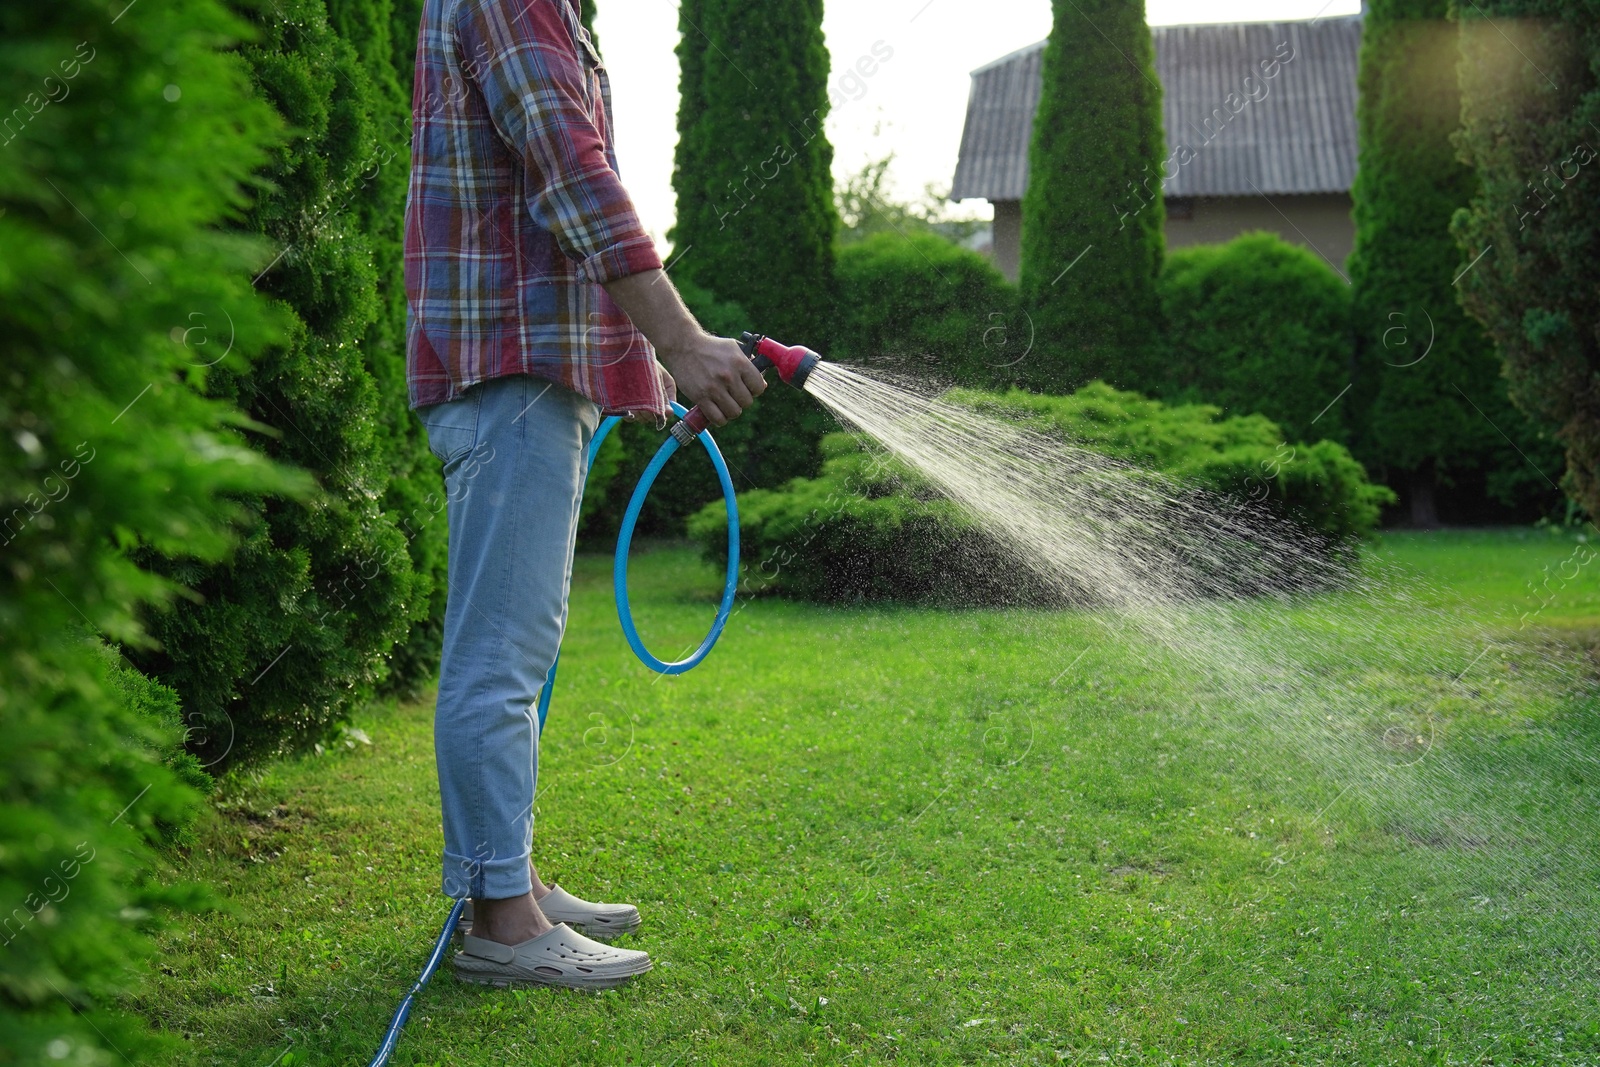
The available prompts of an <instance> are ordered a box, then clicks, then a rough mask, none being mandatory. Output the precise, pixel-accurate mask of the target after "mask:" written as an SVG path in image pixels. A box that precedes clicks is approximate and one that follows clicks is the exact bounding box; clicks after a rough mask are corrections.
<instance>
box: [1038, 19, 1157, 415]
mask: <svg viewBox="0 0 1600 1067" xmlns="http://www.w3.org/2000/svg"><path fill="white" fill-rule="evenodd" d="M1054 10H1055V21H1054V24H1053V26H1052V28H1051V30H1050V40H1049V43H1048V44H1046V45H1045V52H1044V70H1043V86H1042V91H1041V95H1040V98H1039V109H1038V111H1037V112H1036V113H1035V115H1034V120H1033V143H1032V145H1031V146H1030V147H1029V151H1028V189H1027V192H1026V193H1025V194H1024V196H1023V198H1022V263H1021V276H1020V279H1019V280H1020V282H1021V286H1022V293H1023V300H1024V302H1025V303H1024V306H1025V307H1026V308H1027V309H1028V314H1029V315H1030V316H1032V318H1033V326H1034V333H1035V336H1036V338H1037V339H1038V340H1037V344H1036V348H1035V351H1036V354H1035V356H1034V357H1033V359H1032V360H1031V361H1029V363H1028V364H1026V365H1019V367H1018V373H1019V374H1021V375H1022V376H1023V379H1024V381H1025V382H1026V383H1027V384H1029V385H1031V386H1034V387H1036V388H1040V389H1044V390H1046V391H1051V392H1066V391H1068V390H1070V389H1073V388H1076V387H1077V386H1079V385H1081V384H1083V382H1084V381H1085V380H1087V379H1089V378H1105V379H1107V380H1109V381H1111V382H1112V383H1113V384H1116V385H1120V386H1123V387H1125V388H1140V387H1142V386H1143V385H1144V384H1145V382H1144V378H1145V377H1146V376H1145V374H1144V373H1143V371H1142V369H1141V367H1142V365H1143V364H1144V362H1145V360H1146V359H1147V358H1149V355H1150V350H1151V348H1152V347H1153V345H1154V343H1155V341H1156V338H1157V334H1158V324H1159V320H1160V310H1159V306H1158V303H1157V298H1156V287H1155V283H1156V277H1157V275H1158V274H1159V273H1160V271H1161V257H1162V250H1163V248H1164V240H1163V236H1162V227H1163V225H1164V224H1165V221H1166V208H1165V207H1164V205H1163V203H1162V199H1161V170H1162V158H1163V146H1164V143H1165V142H1164V139H1163V135H1162V129H1161V83H1160V82H1159V81H1158V80H1157V79H1156V74H1155V46H1154V44H1153V43H1152V42H1151V38H1150V28H1149V26H1147V25H1146V24H1145V17H1144V3H1143V0H1055V3H1054Z"/></svg>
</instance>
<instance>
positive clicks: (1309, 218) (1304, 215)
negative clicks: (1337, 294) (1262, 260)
mask: <svg viewBox="0 0 1600 1067" xmlns="http://www.w3.org/2000/svg"><path fill="white" fill-rule="evenodd" d="M1186 206H1187V207H1188V210H1187V211H1185V207H1186ZM1185 215H1187V217H1183V216H1185ZM1249 230H1266V231H1268V232H1269V233H1275V234H1277V235H1278V236H1279V237H1282V238H1283V239H1284V240H1285V241H1288V242H1290V243H1291V244H1297V245H1301V246H1302V247H1305V248H1309V249H1311V250H1312V251H1313V252H1317V253H1320V254H1321V255H1322V257H1323V258H1324V259H1326V260H1328V261H1329V262H1331V263H1332V265H1333V268H1334V269H1335V270H1337V271H1339V272H1340V273H1341V274H1342V273H1344V261H1345V257H1346V256H1348V255H1349V254H1350V248H1351V246H1352V245H1353V244H1354V243H1355V237H1356V227H1355V223H1354V222H1352V221H1351V219H1350V194H1348V193H1319V194H1314V195H1307V196H1280V195H1274V196H1272V197H1270V198H1268V197H1264V196H1225V197H1214V198H1205V199H1196V200H1193V201H1188V202H1187V204H1186V203H1185V202H1183V201H1178V202H1174V203H1169V204H1168V211H1167V247H1168V248H1182V247H1184V246H1185V245H1197V244H1220V243H1221V242H1223V241H1228V240H1231V239H1233V238H1235V237H1237V236H1239V235H1240V234H1241V233H1245V232H1247V231H1249Z"/></svg>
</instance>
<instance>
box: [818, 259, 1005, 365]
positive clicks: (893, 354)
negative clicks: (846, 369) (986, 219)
mask: <svg viewBox="0 0 1600 1067" xmlns="http://www.w3.org/2000/svg"><path fill="white" fill-rule="evenodd" d="M838 282H839V287H838V291H839V316H838V320H837V323H836V327H835V333H836V336H837V337H838V341H837V343H836V345H835V346H834V351H833V352H830V353H828V355H830V356H836V357H838V358H841V359H846V360H850V361H852V362H855V363H859V364H862V365H864V366H868V367H887V368H894V369H901V370H904V369H911V370H915V371H916V372H918V373H919V374H920V375H932V376H933V377H935V378H937V379H939V380H942V381H945V382H948V383H952V384H961V385H989V384H991V383H992V382H995V381H997V380H1008V379H1009V378H1010V377H1011V376H1012V373H1013V369H1014V367H1015V365H1016V364H1017V363H1018V362H1019V358H1018V357H1019V355H1020V353H1021V351H1022V348H1023V345H1022V344H1021V343H1019V341H1020V339H1014V338H1007V336H1006V335H1007V333H1008V330H1009V327H1010V326H1011V325H1012V324H1013V323H1014V315H1015V311H1016V305H1017V298H1016V293H1015V290H1013V289H1012V287H1011V286H1010V285H1008V284H1007V283H1006V280H1005V279H1004V278H1002V277H1001V276H1000V272H999V271H997V270H995V269H994V266H993V265H992V264H991V263H990V262H989V261H988V260H987V259H985V258H984V257H982V256H980V255H978V254H977V253H976V252H972V251H969V250H968V249H965V248H962V247H961V246H960V245H957V244H954V243H952V242H950V241H948V240H946V239H945V238H943V237H939V236H938V235H936V234H930V233H918V234H911V235H909V236H901V235H900V234H897V233H879V234H874V235H872V236H871V237H868V238H866V239H864V240H862V241H860V242H858V243H855V244H851V245H847V246H845V247H843V248H841V249H840V250H839V259H838ZM1003 339H1005V340H1011V341H1012V343H1011V344H1003V343H1001V341H1002V340H1003Z"/></svg>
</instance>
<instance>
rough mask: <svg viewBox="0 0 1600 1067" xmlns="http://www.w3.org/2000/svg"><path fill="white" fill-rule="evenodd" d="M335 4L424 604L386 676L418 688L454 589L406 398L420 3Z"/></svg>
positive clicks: (426, 464)
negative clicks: (357, 95)
mask: <svg viewBox="0 0 1600 1067" xmlns="http://www.w3.org/2000/svg"><path fill="white" fill-rule="evenodd" d="M327 5H328V19H329V22H330V24H331V25H332V27H333V28H334V30H335V31H336V32H337V33H338V34H339V36H340V37H342V38H344V39H345V40H346V41H348V42H349V43H350V44H351V45H352V46H353V47H354V48H355V52H356V57H357V59H358V60H359V62H360V65H361V69H362V71H363V72H364V73H365V74H366V78H367V82H368V85H369V88H370V93H369V96H368V107H369V110H370V115H371V121H370V123H369V124H368V130H369V135H368V139H367V141H366V143H365V145H364V146H363V148H362V155H363V159H364V165H363V166H362V167H361V169H360V171H359V173H358V174H357V175H356V178H355V183H354V185H353V187H352V189H351V197H350V209H351V212H352V214H353V217H354V218H355V219H356V220H357V221H359V224H360V227H361V230H362V232H363V234H364V235H365V238H366V241H367V244H368V246H369V247H370V249H371V253H372V262H373V266H374V268H375V270H376V277H377V296H378V313H377V315H376V316H375V317H374V318H373V320H372V322H371V323H370V325H369V326H368V327H367V330H366V332H365V334H364V335H363V336H362V339H361V345H360V350H361V353H362V357H363V360H364V363H365V366H366V368H367V370H368V372H369V373H371V375H372V377H373V381H374V382H375V383H376V385H377V387H378V411H379V422H378V426H377V430H378V436H379V441H378V442H377V443H378V446H379V448H380V449H381V451H382V453H383V456H384V459H383V460H382V466H383V468H384V469H385V470H386V471H387V472H388V476H389V483H388V486H387V487H386V488H385V490H384V495H383V501H382V504H383V509H384V511H385V513H387V514H388V515H389V516H390V517H391V518H392V519H393V520H394V521H395V522H396V524H397V525H398V526H399V528H400V531H401V533H402V534H403V535H404V536H405V538H406V546H407V551H408V553H409V555H410V557H411V563H412V566H413V567H414V568H415V569H416V571H417V573H418V574H419V575H420V576H421V578H422V582H421V583H420V584H419V585H418V587H417V589H416V592H415V596H416V597H417V598H418V600H419V602H422V603H424V604H425V606H424V607H423V609H422V610H420V611H412V612H409V614H411V615H412V616H413V618H414V619H415V621H414V622H413V625H412V626H411V628H410V630H409V631H408V632H407V634H406V636H405V637H404V638H403V639H402V640H400V641H399V642H398V643H397V644H396V645H395V647H394V651H393V653H392V654H391V663H390V670H389V675H388V678H387V680H386V688H388V689H392V690H398V691H402V692H410V691H414V690H416V689H417V688H419V687H421V686H423V685H426V684H427V683H428V681H429V680H430V679H431V678H432V677H433V672H434V669H435V668H436V667H437V666H438V662H439V651H440V647H441V643H442V640H443V620H444V602H445V594H446V592H447V589H448V583H447V581H446V578H445V540H446V539H445V518H444V511H443V509H442V508H441V507H440V503H441V502H442V500H443V499H444V497H443V494H444V485H443V480H442V478H441V477H440V473H439V462H438V460H437V459H435V458H434V456H433V454H432V453H431V452H429V451H428V443H427V437H426V434H425V433H424V432H423V429H422V423H421V421H420V420H418V419H417V418H416V416H415V415H413V414H412V412H411V410H410V408H409V406H408V403H407V394H406V365H405V328H406V294H405V270H404V263H403V254H404V242H403V232H402V222H403V218H404V214H405V200H406V186H407V178H408V175H409V171H410V153H411V86H412V81H413V76H414V74H415V60H414V58H413V56H414V53H415V49H416V38H417V27H418V23H419V21H420V19H421V3H420V0H397V2H396V3H394V4H393V5H391V3H390V0H327ZM406 27H409V28H406ZM396 34H399V35H403V38H402V39H403V40H405V41H407V42H409V45H410V47H409V48H401V47H400V46H399V44H398V42H396V41H395V40H394V39H393V37H394V36H395V35H396Z"/></svg>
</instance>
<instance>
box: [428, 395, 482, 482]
mask: <svg viewBox="0 0 1600 1067" xmlns="http://www.w3.org/2000/svg"><path fill="white" fill-rule="evenodd" d="M482 400H483V390H482V388H481V387H479V388H475V389H472V390H470V391H469V392H468V393H467V395H465V396H461V397H457V398H456V399H454V400H451V401H448V402H446V403H443V404H434V405H433V406H431V407H426V408H423V409H422V410H421V411H419V412H417V414H418V415H419V416H421V418H422V424H423V426H425V427H426V428H427V430H428V451H430V452H432V453H433V455H434V458H436V459H437V460H438V461H439V462H440V463H443V464H444V465H445V467H447V468H448V467H450V466H452V465H453V464H455V463H458V462H460V461H461V459H462V458H463V457H465V456H466V455H467V453H469V452H471V451H472V448H473V446H474V445H476V444H477V442H478V409H479V408H480V406H481V405H482Z"/></svg>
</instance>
